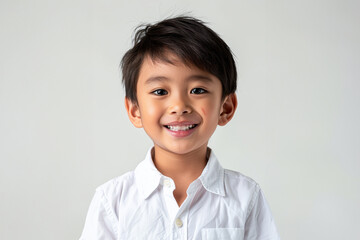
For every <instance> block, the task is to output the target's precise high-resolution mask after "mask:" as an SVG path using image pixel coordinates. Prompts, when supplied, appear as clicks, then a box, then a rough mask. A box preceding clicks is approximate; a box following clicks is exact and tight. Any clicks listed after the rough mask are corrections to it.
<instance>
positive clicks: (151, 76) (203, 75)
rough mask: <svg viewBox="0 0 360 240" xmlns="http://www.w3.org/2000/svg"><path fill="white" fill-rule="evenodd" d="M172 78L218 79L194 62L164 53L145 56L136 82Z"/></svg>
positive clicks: (209, 80) (208, 80) (142, 82)
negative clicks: (155, 55)
mask: <svg viewBox="0 0 360 240" xmlns="http://www.w3.org/2000/svg"><path fill="white" fill-rule="evenodd" d="M174 79H181V80H201V81H204V82H212V81H216V80H218V79H217V77H215V76H214V75H212V74H211V73H209V72H207V71H204V70H202V69H200V68H198V67H197V66H195V65H194V64H189V63H186V62H184V61H183V60H182V59H180V58H179V57H178V56H176V55H175V54H173V53H166V54H163V56H161V57H156V58H151V57H150V56H149V55H146V56H145V58H144V61H143V63H142V65H141V68H140V72H139V79H138V84H147V83H151V82H154V81H161V80H164V81H165V80H174ZM218 81H220V80H218ZM184 83H185V82H184Z"/></svg>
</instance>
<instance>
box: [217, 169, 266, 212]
mask: <svg viewBox="0 0 360 240" xmlns="http://www.w3.org/2000/svg"><path fill="white" fill-rule="evenodd" d="M224 186H225V191H226V196H228V197H229V198H230V199H232V200H234V201H235V202H238V203H239V204H240V203H241V205H242V206H243V207H244V208H252V206H253V204H254V202H255V201H256V199H257V198H258V196H259V193H260V192H261V189H260V186H259V184H258V183H257V182H256V181H255V180H253V179H252V178H250V177H248V176H246V175H244V174H242V173H240V172H236V171H233V170H228V169H224Z"/></svg>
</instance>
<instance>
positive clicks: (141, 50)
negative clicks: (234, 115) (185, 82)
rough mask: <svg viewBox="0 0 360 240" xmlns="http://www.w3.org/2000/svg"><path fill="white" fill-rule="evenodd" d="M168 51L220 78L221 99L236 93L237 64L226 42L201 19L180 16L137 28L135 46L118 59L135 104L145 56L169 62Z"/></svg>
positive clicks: (127, 90) (126, 90) (123, 77)
mask: <svg viewBox="0 0 360 240" xmlns="http://www.w3.org/2000/svg"><path fill="white" fill-rule="evenodd" d="M169 51H170V52H171V53H174V54H175V55H176V56H177V57H179V58H180V59H181V60H182V61H183V62H184V63H185V64H187V65H194V66H196V67H198V68H199V69H201V70H204V71H206V72H209V73H211V74H212V75H214V76H216V77H217V78H218V79H219V80H220V81H221V85H222V96H223V98H224V97H225V96H227V95H229V94H231V93H234V92H235V90H236V79H237V73H236V65H235V61H234V58H233V55H232V52H231V50H230V48H229V47H228V45H227V44H226V43H225V42H224V41H223V40H222V39H221V38H220V37H219V36H218V34H216V33H215V32H214V31H213V30H211V29H210V28H209V27H207V26H205V23H204V22H202V21H201V20H199V19H196V18H193V17H188V16H179V17H175V18H169V19H165V20H163V21H161V22H158V23H155V24H148V25H141V26H139V27H137V29H136V32H135V37H134V46H133V47H132V48H131V49H130V50H128V51H127V52H126V53H125V55H124V57H123V58H122V61H121V68H122V81H123V84H124V86H125V94H126V97H127V98H128V99H130V100H131V101H132V102H134V103H137V97H136V86H137V81H138V77H139V72H140V69H141V65H142V63H143V60H144V59H145V57H146V56H149V57H150V58H151V59H152V60H161V61H165V62H170V63H171V61H170V60H169V59H167V58H166V56H167V55H166V54H167V53H168V52H169Z"/></svg>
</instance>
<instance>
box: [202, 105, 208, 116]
mask: <svg viewBox="0 0 360 240" xmlns="http://www.w3.org/2000/svg"><path fill="white" fill-rule="evenodd" d="M201 113H202V114H203V115H204V116H206V115H207V111H206V109H205V108H203V107H202V108H201Z"/></svg>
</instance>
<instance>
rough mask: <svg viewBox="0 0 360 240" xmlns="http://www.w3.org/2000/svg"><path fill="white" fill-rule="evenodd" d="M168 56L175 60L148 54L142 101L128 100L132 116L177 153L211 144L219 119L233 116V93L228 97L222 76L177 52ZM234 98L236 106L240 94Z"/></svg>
mask: <svg viewBox="0 0 360 240" xmlns="http://www.w3.org/2000/svg"><path fill="white" fill-rule="evenodd" d="M167 57H168V58H169V59H170V60H171V61H172V62H173V64H171V63H168V62H163V61H152V60H151V59H150V58H149V57H146V58H145V60H144V62H143V64H142V67H141V69H140V73H139V78H138V83H137V100H138V103H137V104H135V103H132V102H131V101H130V100H126V107H127V110H128V113H129V117H130V120H131V121H132V123H133V124H134V125H135V126H136V127H143V128H144V130H145V131H146V133H147V134H148V135H149V137H150V138H151V139H152V140H153V142H154V145H155V149H156V148H158V147H160V148H162V149H163V150H165V151H168V152H171V153H176V154H187V153H191V152H193V151H196V150H201V149H206V148H207V144H208V141H209V139H210V137H211V135H212V134H213V133H214V131H215V129H216V127H217V125H218V124H220V125H225V124H226V123H227V122H228V121H229V120H230V118H231V117H230V118H229V119H226V113H224V112H228V111H229V109H228V108H229V97H226V98H225V99H222V86H221V82H220V80H219V79H218V78H217V77H215V76H214V75H212V74H210V73H208V72H205V71H202V70H200V69H198V68H197V67H195V66H190V67H189V66H187V65H185V64H184V63H182V62H181V61H180V60H179V59H178V58H177V57H176V56H174V55H172V54H169V55H168V56H167ZM234 99H235V100H234ZM230 101H235V104H233V105H234V108H236V97H235V95H233V96H232V98H231V99H230ZM230 105H231V103H230ZM224 109H225V111H224ZM234 110H235V109H233V111H234ZM232 114H233V112H232ZM232 114H231V116H232Z"/></svg>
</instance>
